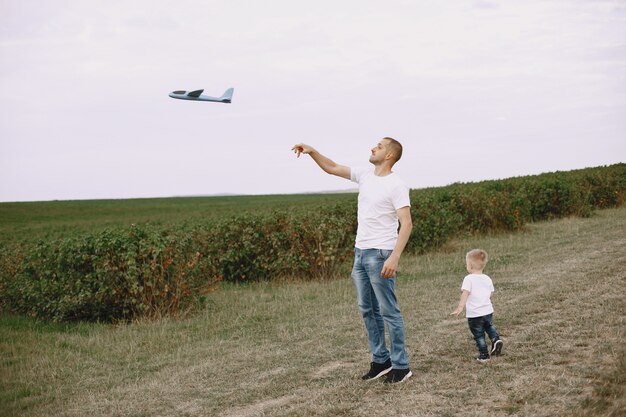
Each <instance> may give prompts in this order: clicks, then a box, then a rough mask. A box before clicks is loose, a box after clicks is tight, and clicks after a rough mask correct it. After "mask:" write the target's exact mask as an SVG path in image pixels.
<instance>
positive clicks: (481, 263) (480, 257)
mask: <svg viewBox="0 0 626 417" xmlns="http://www.w3.org/2000/svg"><path fill="white" fill-rule="evenodd" d="M488 260H489V256H488V255H487V252H485V251H484V250H482V249H472V250H471V251H469V252H467V255H465V262H466V263H467V265H468V267H470V268H471V269H473V270H477V271H482V270H483V269H485V265H487V261H488Z"/></svg>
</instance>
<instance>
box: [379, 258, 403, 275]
mask: <svg viewBox="0 0 626 417" xmlns="http://www.w3.org/2000/svg"><path fill="white" fill-rule="evenodd" d="M399 261H400V257H399V256H395V255H393V254H391V256H389V258H387V260H386V261H385V263H384V264H383V270H382V271H381V272H380V276H381V277H383V278H391V277H393V276H394V275H396V271H397V270H398V262H399Z"/></svg>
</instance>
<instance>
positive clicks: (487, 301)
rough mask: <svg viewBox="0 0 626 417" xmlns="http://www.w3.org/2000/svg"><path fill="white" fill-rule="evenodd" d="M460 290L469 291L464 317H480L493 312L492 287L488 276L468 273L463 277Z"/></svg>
mask: <svg viewBox="0 0 626 417" xmlns="http://www.w3.org/2000/svg"><path fill="white" fill-rule="evenodd" d="M461 290H467V291H469V293H470V294H469V297H468V298H467V302H466V303H465V317H467V318H472V317H482V316H486V315H487V314H491V313H493V305H492V304H491V293H492V292H493V291H494V288H493V282H492V281H491V278H489V276H487V275H485V274H469V275H467V276H466V277H465V278H464V279H463V284H462V285H461Z"/></svg>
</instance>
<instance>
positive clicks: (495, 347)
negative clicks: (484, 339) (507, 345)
mask: <svg viewBox="0 0 626 417" xmlns="http://www.w3.org/2000/svg"><path fill="white" fill-rule="evenodd" d="M503 345H504V343H502V340H500V339H498V340H496V341H495V342H493V343H492V344H491V355H492V356H498V355H500V353H501V352H502V346H503Z"/></svg>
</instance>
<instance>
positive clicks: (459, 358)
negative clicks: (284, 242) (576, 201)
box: [0, 208, 626, 417]
mask: <svg viewBox="0 0 626 417" xmlns="http://www.w3.org/2000/svg"><path fill="white" fill-rule="evenodd" d="M473 247H482V248H484V249H486V250H487V251H488V252H489V253H490V255H491V261H490V263H489V265H488V267H487V269H486V272H487V273H488V274H490V275H491V276H492V278H493V280H494V284H495V286H496V290H497V293H496V295H495V296H494V300H493V301H494V307H495V310H496V312H495V324H496V326H497V328H498V331H499V332H500V334H501V336H502V338H503V340H504V342H505V346H504V350H503V356H501V357H498V358H496V359H493V360H492V361H491V363H488V364H484V365H481V364H478V363H476V362H475V361H473V359H472V358H473V356H474V355H475V348H474V345H473V341H472V339H471V336H470V333H469V330H468V329H467V323H466V320H465V319H463V318H455V317H451V316H449V313H450V312H451V311H452V310H453V308H454V307H455V306H456V303H457V301H458V296H459V293H460V290H459V287H460V284H461V280H462V277H463V276H464V274H465V271H464V265H463V259H464V254H465V252H466V251H467V250H468V249H471V248H473ZM625 265H626V209H624V208H621V209H611V210H603V211H599V212H597V213H596V214H595V215H594V216H592V217H591V218H587V219H581V218H568V219H562V220H557V221H553V222H546V223H538V224H533V225H529V226H528V227H527V229H526V231H524V232H521V233H516V234H503V235H497V236H487V237H476V238H466V239H462V240H455V241H453V242H452V243H450V244H448V245H446V247H445V248H444V249H443V250H441V251H439V252H438V253H433V254H427V255H421V256H417V255H416V256H405V257H404V258H403V259H402V262H401V268H402V271H401V273H400V276H399V282H398V295H399V299H400V303H401V306H402V309H403V314H404V318H405V322H406V330H407V345H408V350H409V355H410V360H411V367H412V369H413V372H414V373H415V376H414V377H413V378H412V379H411V380H409V381H407V382H406V383H403V384H400V385H398V386H391V387H387V386H384V385H383V384H382V383H379V382H378V381H373V382H363V381H361V380H360V375H361V374H362V373H364V371H366V370H367V368H368V366H369V354H368V349H367V340H366V335H365V332H364V328H363V325H362V322H361V318H360V316H359V313H358V310H357V306H356V300H355V295H354V290H353V287H352V283H351V280H350V279H349V277H348V276H349V265H346V266H345V268H344V271H343V273H342V276H341V277H338V279H336V280H331V281H325V282H313V283H302V282H297V281H295V282H290V283H282V284H278V283H273V284H269V283H265V284H263V283H262V284H255V285H250V286H248V287H241V286H225V287H223V288H221V289H220V290H219V291H218V292H216V293H214V294H212V296H211V298H210V300H209V302H208V304H207V306H206V308H205V309H204V310H203V311H202V312H201V313H199V314H197V315H195V316H193V317H191V318H188V319H186V320H184V321H178V322H176V321H161V322H157V323H134V324H130V325H119V326H111V325H99V324H45V323H40V322H35V321H32V320H30V319H28V318H22V317H14V316H7V315H4V316H0V353H1V362H0V415H2V416H52V415H54V416H87V415H89V416H92V417H96V416H373V415H392V416H482V415H491V416H506V415H516V416H517V415H519V416H623V415H625V414H626V388H625V387H626V380H625V379H626V346H625V343H624V342H625V331H626V326H625V319H624V318H625V313H626V308H625V307H626V302H625V300H624V296H623V294H624V290H625V289H626V268H625Z"/></svg>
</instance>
